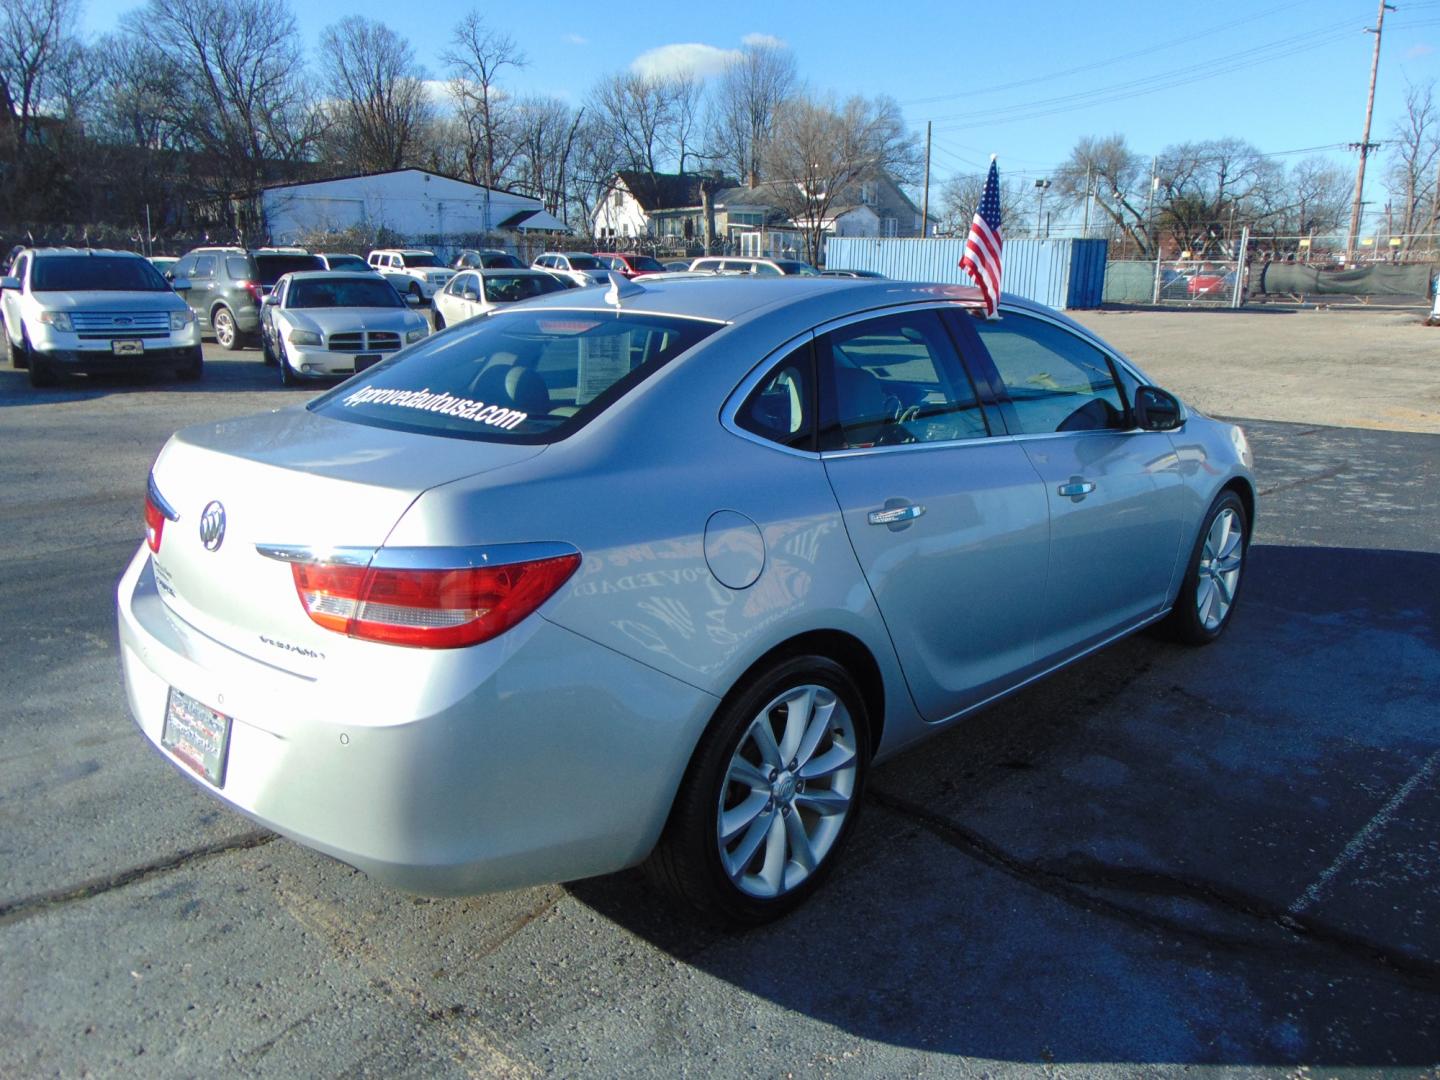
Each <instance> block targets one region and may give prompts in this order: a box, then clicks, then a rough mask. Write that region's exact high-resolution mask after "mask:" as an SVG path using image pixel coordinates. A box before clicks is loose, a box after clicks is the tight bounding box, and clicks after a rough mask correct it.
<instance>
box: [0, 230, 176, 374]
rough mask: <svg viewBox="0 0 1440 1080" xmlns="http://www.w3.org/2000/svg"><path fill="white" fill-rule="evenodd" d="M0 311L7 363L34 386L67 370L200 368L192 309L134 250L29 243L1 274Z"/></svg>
mask: <svg viewBox="0 0 1440 1080" xmlns="http://www.w3.org/2000/svg"><path fill="white" fill-rule="evenodd" d="M175 284H176V285H180V286H183V285H186V284H187V283H185V282H181V281H177V282H175ZM0 312H3V314H4V323H5V334H4V341H5V351H6V352H7V353H8V354H9V358H10V363H11V364H12V365H14V366H15V367H17V368H29V369H30V383H31V385H32V386H48V385H50V384H51V383H53V382H54V381H55V380H56V378H57V377H58V376H59V375H61V374H62V373H66V372H86V373H91V372H102V371H116V370H128V371H153V370H155V369H157V368H158V369H165V370H173V371H174V372H175V373H176V374H177V375H178V376H179V377H180V378H182V379H198V378H199V377H200V374H201V372H202V371H203V370H204V359H203V358H202V355H201V352H200V327H199V326H198V325H197V324H196V322H195V313H194V312H192V311H191V310H190V308H189V307H188V306H186V304H185V301H184V300H182V299H181V298H180V297H178V296H176V295H175V292H174V290H173V289H172V288H171V285H170V282H168V281H166V280H165V278H164V277H162V276H161V274H160V271H158V270H156V269H155V267H153V266H151V265H150V263H149V262H148V261H147V260H145V259H143V258H141V257H140V256H139V255H136V254H134V253H133V252H129V251H107V250H96V249H84V248H27V249H26V250H24V251H22V252H20V254H18V255H16V256H15V260H14V262H12V263H11V264H10V273H9V274H8V275H7V276H5V277H3V278H0Z"/></svg>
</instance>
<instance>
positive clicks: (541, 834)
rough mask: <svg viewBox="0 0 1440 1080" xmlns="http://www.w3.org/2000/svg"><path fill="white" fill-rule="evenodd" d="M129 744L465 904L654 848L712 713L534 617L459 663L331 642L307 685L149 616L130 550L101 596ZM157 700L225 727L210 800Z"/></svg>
mask: <svg viewBox="0 0 1440 1080" xmlns="http://www.w3.org/2000/svg"><path fill="white" fill-rule="evenodd" d="M118 618H119V629H120V646H121V648H120V652H121V665H122V670H123V674H124V679H125V689H126V695H127V698H128V701H129V705H130V710H131V713H132V714H133V716H134V718H135V721H136V723H137V724H138V725H139V727H140V729H141V731H142V732H143V733H144V735H145V737H146V738H147V739H149V740H150V742H151V743H152V744H153V745H154V746H155V747H156V749H157V750H159V752H160V753H161V754H163V755H164V756H165V757H166V758H167V759H168V760H170V761H171V763H172V764H175V765H176V767H177V768H178V769H179V770H180V771H181V772H182V773H183V774H184V775H185V776H187V777H188V778H190V779H191V780H192V781H193V782H195V783H197V784H199V785H200V786H201V787H203V788H205V789H206V790H207V791H209V792H210V793H211V794H212V795H215V796H216V797H217V798H220V799H222V800H224V801H225V802H227V803H229V804H230V805H231V806H233V807H234V808H236V809H237V810H240V811H242V812H243V813H245V814H247V815H248V816H250V817H251V818H253V819H254V820H256V821H258V822H260V823H261V824H262V825H265V826H267V827H269V828H272V829H274V830H276V831H277V832H280V833H282V834H284V835H285V836H288V837H290V838H291V839H293V840H295V841H297V842H298V843H301V844H304V845H306V846H307V847H312V848H315V849H316V850H319V851H322V852H324V853H326V854H328V855H331V856H333V857H335V858H337V859H340V860H341V861H343V862H346V863H349V864H350V865H352V866H356V867H358V868H359V869H361V870H364V871H365V872H366V873H369V874H371V875H372V876H374V877H376V878H378V879H379V880H381V881H384V882H386V883H388V884H390V885H394V886H396V887H398V888H402V889H407V890H410V891H413V892H420V893H425V894H429V895H465V894H471V893H479V892H488V891H492V890H496V889H506V888H514V887H519V886H523V885H531V884H537V883H540V882H550V881H563V880H569V879H573V878H579V877H588V876H591V875H594V874H601V873H607V872H610V871H614V870H618V869H621V868H623V867H625V866H629V865H633V864H634V863H636V862H638V861H640V860H641V859H643V858H644V857H645V855H646V854H648V852H649V851H650V849H651V848H652V847H653V846H654V844H655V841H656V839H657V838H658V836H659V833H660V829H661V828H662V826H663V825H664V822H665V818H666V816H667V815H668V813H669V809H670V805H671V802H672V801H673V799H674V794H675V790H676V788H677V786H678V783H679V780H680V777H681V776H682V775H683V773H684V770H685V767H686V765H687V763H688V761H689V758H690V754H691V752H692V750H693V748H694V746H695V743H696V741H697V740H698V738H699V735H700V733H701V731H702V730H703V729H704V726H705V725H706V723H708V721H709V718H710V715H711V714H712V712H713V710H714V708H715V705H716V704H717V702H716V699H715V698H713V697H711V696H710V695H708V694H705V693H703V692H702V691H699V690H696V689H695V688H694V687H691V686H689V685H687V684H685V683H682V682H679V681H678V680H675V679H672V678H670V677H669V676H666V675H662V674H660V673H659V672H656V671H654V670H653V669H651V668H648V667H645V666H644V665H641V664H637V663H635V662H634V661H632V660H629V659H627V658H625V657H622V656H620V655H619V654H618V653H615V652H613V651H611V650H609V649H605V648H603V647H601V646H599V645H596V644H594V643H593V642H591V641H589V640H588V639H586V638H582V637H579V636H578V635H576V634H573V633H571V632H570V631H568V630H564V629H562V628H561V627H558V626H556V625H554V624H553V623H550V622H547V621H546V620H544V619H543V618H540V617H538V616H532V617H531V618H530V619H528V620H526V621H525V622H524V623H522V624H521V625H520V626H518V627H516V628H515V629H514V630H512V631H510V632H509V633H507V634H504V635H502V636H501V637H500V638H497V639H495V640H494V641H491V642H486V643H485V644H482V645H479V646H475V647H473V648H470V649H460V650H419V649H402V648H395V647H386V646H366V645H364V644H363V643H351V642H348V641H346V639H343V638H337V641H338V642H341V643H344V645H345V646H347V647H346V648H341V647H337V649H336V654H337V655H339V654H344V653H353V652H354V651H355V650H354V649H352V648H349V647H348V646H352V645H353V646H355V647H356V648H359V649H360V650H361V651H362V652H363V653H364V663H363V664H356V663H354V661H353V660H335V661H333V662H327V663H330V664H333V670H332V669H331V667H325V668H324V669H322V672H321V674H320V676H319V677H317V678H308V677H303V676H300V675H297V674H292V673H291V672H289V671H286V670H283V669H282V668H280V667H277V666H273V665H271V664H268V663H263V662H261V661H259V660H256V659H254V658H252V657H250V656H247V655H244V654H242V653H240V652H237V651H235V650H234V649H230V648H228V647H226V646H224V645H222V644H220V643H218V642H216V641H215V640H213V639H212V638H209V637H206V636H205V635H203V634H200V633H199V632H197V631H196V630H194V629H193V628H191V627H189V626H188V624H185V623H184V622H183V621H182V620H181V619H179V618H178V617H177V616H176V615H175V614H174V613H173V612H171V611H170V609H169V608H167V607H166V606H165V605H164V603H163V602H162V600H161V598H160V595H159V593H158V592H157V590H156V587H155V582H154V578H153V575H152V573H151V571H150V559H149V552H148V550H147V549H146V548H145V547H144V546H143V545H142V547H141V548H140V551H139V552H138V553H137V554H136V556H135V558H134V560H133V561H132V562H131V564H130V566H129V568H128V569H127V570H126V572H125V574H124V576H123V577H122V578H121V581H120V586H119V595H118ZM171 686H173V687H175V688H177V689H179V690H181V691H182V692H184V693H186V694H188V695H190V696H191V697H194V698H196V699H197V700H199V701H201V702H204V703H206V704H208V705H210V706H211V707H213V708H215V709H217V710H219V711H221V712H224V713H226V714H227V715H230V716H232V717H233V721H232V728H231V735H230V744H229V751H228V761H227V766H226V771H225V776H224V787H223V789H220V788H216V787H214V786H212V785H211V784H209V783H208V782H207V781H205V780H203V779H202V778H200V777H199V776H198V775H197V774H195V773H193V772H192V771H191V770H190V769H188V768H186V767H185V766H183V765H181V764H180V763H179V760H178V759H177V758H174V757H173V756H172V755H171V754H170V753H169V751H167V750H165V749H164V748H163V747H162V746H161V734H162V728H163V724H164V716H165V709H166V700H167V695H168V690H169V688H170V687H171Z"/></svg>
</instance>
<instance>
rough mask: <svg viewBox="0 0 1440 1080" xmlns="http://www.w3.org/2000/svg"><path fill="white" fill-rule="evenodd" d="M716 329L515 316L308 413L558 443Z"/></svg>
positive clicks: (378, 373) (449, 338)
mask: <svg viewBox="0 0 1440 1080" xmlns="http://www.w3.org/2000/svg"><path fill="white" fill-rule="evenodd" d="M718 329H719V325H718V324H716V323H711V322H702V321H700V320H698V319H686V318H676V317H673V316H665V315H642V314H639V313H634V312H609V311H606V312H577V311H560V310H552V309H549V308H533V307H529V306H526V307H519V308H513V309H506V310H502V311H501V312H499V313H497V314H495V315H492V316H491V317H490V318H486V319H478V320H476V321H475V322H474V323H465V324H462V325H461V326H458V327H455V328H453V329H452V330H450V331H448V332H447V333H444V334H437V335H436V336H434V337H432V338H427V339H426V340H425V341H424V342H423V343H421V344H420V345H417V346H415V347H414V348H413V349H409V350H407V351H406V352H405V353H403V354H397V355H398V356H403V359H404V363H397V362H396V358H391V359H387V360H384V361H382V362H381V363H379V364H377V365H375V366H374V367H372V368H368V369H367V370H366V371H365V372H363V373H362V374H360V375H357V376H356V377H355V378H353V379H350V380H349V381H348V382H346V383H345V384H344V385H343V386H341V387H337V388H336V389H335V390H334V391H332V392H331V393H329V394H325V395H324V396H322V397H319V398H317V399H316V400H315V401H313V402H311V403H310V404H309V406H307V407H308V408H309V409H310V410H311V411H312V412H316V413H319V414H320V415H322V416H327V417H331V418H333V419H336V420H348V421H351V422H354V423H359V424H368V425H370V426H373V427H380V428H388V429H392V430H399V431H414V432H419V433H422V434H429V435H443V436H446V437H449V438H458V439H482V440H488V441H495V442H518V443H546V442H554V441H556V440H558V439H563V438H564V437H565V436H567V435H569V434H570V433H571V432H573V431H575V430H576V429H578V428H579V427H581V426H582V425H584V424H585V423H588V422H589V421H590V420H591V419H592V418H593V417H595V416H598V415H599V414H600V413H602V412H603V411H605V409H607V408H609V407H610V406H611V405H612V404H614V403H615V402H616V401H618V400H619V399H620V398H621V397H622V396H624V394H625V392H626V391H627V390H629V389H630V388H631V387H633V386H635V385H636V384H637V383H639V382H641V381H642V380H643V379H645V378H648V377H649V376H650V375H651V374H653V373H654V372H655V371H657V370H659V369H660V368H661V367H662V366H663V365H665V364H666V363H668V362H669V361H671V360H673V359H674V358H675V357H677V356H679V355H680V354H681V353H683V352H685V351H686V350H687V349H689V348H691V346H693V345H695V344H696V342H699V341H701V340H703V339H704V338H706V337H708V336H709V335H710V334H712V333H714V332H715V331H716V330H718Z"/></svg>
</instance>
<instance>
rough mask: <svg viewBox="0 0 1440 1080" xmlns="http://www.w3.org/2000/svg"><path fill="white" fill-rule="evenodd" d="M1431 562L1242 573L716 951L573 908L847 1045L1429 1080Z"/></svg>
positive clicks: (1438, 949) (585, 886)
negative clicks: (1208, 622) (1354, 1070)
mask: <svg viewBox="0 0 1440 1080" xmlns="http://www.w3.org/2000/svg"><path fill="white" fill-rule="evenodd" d="M1437 628H1440V555H1435V554H1429V553H1417V552H1405V551H1380V550H1361V549H1341V548H1321V547H1281V546H1268V545H1258V544H1257V545H1256V546H1255V547H1253V548H1252V551H1251V558H1250V563H1249V567H1248V571H1247V577H1246V581H1245V585H1244V593H1243V600H1242V606H1241V607H1240V608H1238V609H1237V617H1236V620H1235V622H1234V624H1233V625H1232V626H1231V627H1230V629H1229V631H1228V633H1227V634H1226V636H1225V637H1224V638H1223V639H1222V640H1221V641H1220V642H1218V643H1216V644H1215V645H1212V646H1210V647H1208V648H1204V649H1185V648H1181V647H1179V646H1174V645H1171V644H1168V643H1166V642H1164V641H1161V640H1158V639H1156V638H1155V637H1151V636H1146V635H1141V636H1137V637H1132V638H1130V639H1127V640H1125V641H1123V642H1120V643H1118V644H1116V645H1115V646H1112V647H1111V648H1109V649H1106V650H1104V651H1103V652H1101V653H1099V654H1096V655H1095V656H1093V657H1090V658H1088V659H1086V660H1084V661H1081V662H1080V663H1078V664H1076V665H1074V666H1072V667H1071V668H1069V669H1067V670H1066V671H1064V672H1061V673H1059V674H1057V675H1056V676H1054V677H1052V678H1051V679H1049V680H1046V681H1045V682H1043V683H1041V684H1037V685H1036V686H1034V687H1031V688H1029V689H1027V690H1025V691H1023V692H1022V693H1020V694H1018V695H1016V696H1014V697H1012V698H1010V699H1008V700H1007V701H1005V702H1003V703H1001V704H999V705H997V706H995V707H993V708H991V709H989V710H987V711H985V712H983V713H981V714H978V715H976V716H974V717H972V718H969V719H967V720H965V721H963V722H961V723H959V724H957V725H956V726H955V727H954V728H953V729H951V730H950V731H948V732H946V733H943V734H940V735H939V736H937V737H936V738H935V739H933V740H931V741H930V742H928V743H927V744H926V746H925V749H924V750H923V751H918V752H913V751H912V752H908V753H905V754H902V755H900V756H898V757H897V758H895V759H892V760H890V761H888V762H886V763H884V764H883V765H881V766H879V767H877V768H876V769H875V770H874V772H873V774H872V777H871V783H870V790H869V793H868V797H867V801H866V806H865V813H864V816H863V817H862V818H861V819H860V821H859V823H858V824H859V827H858V828H857V830H856V832H855V835H854V836H853V837H852V839H851V843H850V846H849V848H848V850H847V852H846V854H845V859H844V861H843V864H842V865H841V866H840V867H839V870H838V872H837V873H836V874H835V875H834V877H833V878H832V879H831V880H830V881H829V882H828V883H827V885H826V887H825V888H824V889H823V890H822V891H821V892H820V893H819V894H817V895H816V896H815V897H814V898H813V899H812V900H811V901H810V902H809V903H808V904H807V905H805V906H804V907H802V908H801V909H800V910H799V911H797V912H796V913H794V914H792V915H791V916H789V917H788V918H785V919H783V920H781V921H779V922H778V923H776V924H774V925H771V926H768V927H765V928H762V929H759V930H754V931H749V932H745V933H736V932H732V931H726V930H720V929H716V928H712V927H708V926H704V925H701V924H698V923H696V922H694V921H690V920H687V919H685V918H683V917H681V916H679V915H677V914H676V913H675V908H674V907H673V906H671V905H669V904H667V903H665V902H664V901H663V900H662V899H661V898H659V897H658V896H657V895H656V894H655V893H654V892H652V890H651V889H650V887H649V885H648V883H647V881H646V880H645V879H644V877H643V875H642V874H641V873H639V872H638V871H632V872H628V873H624V874H619V875H613V876H610V877H607V878H600V879H595V880H591V881H584V882H578V883H572V884H571V885H570V886H568V888H569V889H570V891H571V893H572V895H573V896H575V897H576V898H577V899H579V900H580V901H581V902H582V903H584V904H586V905H588V906H590V907H591V908H593V909H594V910H595V911H597V912H599V913H602V914H603V915H605V916H606V917H608V918H610V919H612V920H614V921H615V922H616V923H618V924H620V925H621V926H622V927H624V928H625V929H626V930H628V931H630V932H631V933H633V934H635V935H637V936H638V937H640V938H642V939H644V940H645V941H647V942H649V943H651V944H653V945H654V946H656V947H657V948H659V949H662V950H664V951H665V952H666V953H668V954H670V955H671V956H672V957H674V958H675V959H677V960H679V961H682V962H684V963H686V964H688V965H691V966H692V967H694V968H695V969H697V970H699V971H701V972H703V973H705V974H707V975H709V976H712V977H714V978H716V979H720V980H724V981H725V982H727V983H730V984H733V985H734V986H736V987H738V988H740V989H743V990H744V991H746V992H748V993H750V994H753V995H755V996H757V997H760V998H762V999H764V1000H766V1001H768V1002H771V1003H774V1004H777V1005H780V1006H782V1007H783V1008H785V1009H788V1010H791V1011H792V1012H794V1013H797V1014H802V1015H804V1016H807V1017H810V1018H813V1019H816V1020H819V1021H822V1022H823V1023H825V1024H827V1025H831V1026H833V1027H835V1028H837V1029H839V1030H841V1031H843V1032H846V1033H849V1034H851V1035H853V1036H855V1037H857V1038H860V1039H866V1040H876V1041H879V1042H882V1043H885V1044H889V1045H893V1046H897V1047H903V1048H909V1049H914V1050H922V1051H928V1052H933V1053H940V1054H952V1055H961V1056H964V1057H966V1058H983V1059H991V1060H996V1061H1004V1062H1019V1063H1026V1064H1030V1065H1049V1064H1051V1063H1067V1062H1068V1063H1076V1062H1115V1063H1122V1062H1123V1063H1126V1064H1127V1065H1132V1066H1133V1065H1139V1066H1141V1067H1142V1068H1143V1067H1145V1066H1154V1065H1160V1064H1181V1065H1191V1064H1220V1065H1241V1066H1290V1065H1298V1064H1301V1063H1305V1064H1308V1065H1312V1066H1326V1067H1341V1066H1358V1067H1366V1068H1376V1067H1394V1066H1416V1067H1419V1066H1424V1067H1429V1066H1433V1064H1434V1062H1435V1060H1436V1054H1437V1046H1440V848H1437V846H1436V844H1435V842H1434V837H1435V835H1436V834H1437V826H1440V793H1437V784H1436V772H1437V770H1440V705H1437V703H1436V694H1435V688H1436V687H1437V686H1440V641H1437Z"/></svg>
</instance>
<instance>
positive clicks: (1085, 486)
mask: <svg viewBox="0 0 1440 1080" xmlns="http://www.w3.org/2000/svg"><path fill="white" fill-rule="evenodd" d="M1055 490H1056V491H1058V492H1059V493H1060V494H1061V495H1064V496H1065V497H1066V498H1067V499H1083V498H1084V497H1085V496H1086V495H1089V494H1090V492H1092V491H1094V490H1095V485H1094V484H1092V483H1091V482H1090V481H1089V480H1071V481H1070V482H1069V483H1068V484H1061V485H1060V486H1059V487H1058V488H1056V489H1055Z"/></svg>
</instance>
